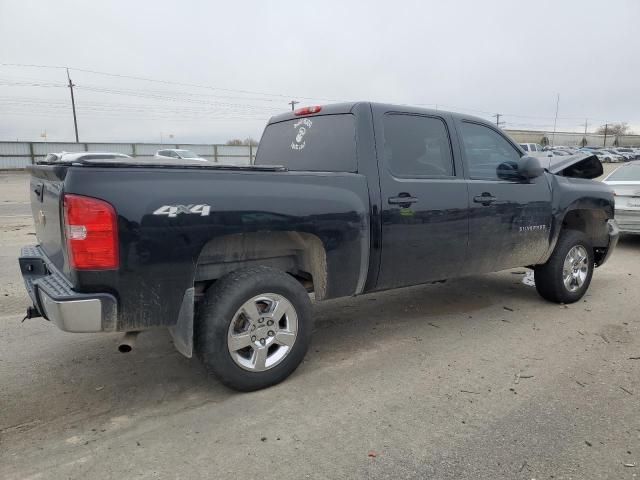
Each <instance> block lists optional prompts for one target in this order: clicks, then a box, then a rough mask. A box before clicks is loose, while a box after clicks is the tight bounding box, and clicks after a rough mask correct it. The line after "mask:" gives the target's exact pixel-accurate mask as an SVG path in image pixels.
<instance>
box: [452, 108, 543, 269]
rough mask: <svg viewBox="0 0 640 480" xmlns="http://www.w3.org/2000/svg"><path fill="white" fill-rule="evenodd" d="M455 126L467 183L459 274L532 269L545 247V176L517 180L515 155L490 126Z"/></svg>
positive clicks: (511, 146) (464, 123) (517, 158)
mask: <svg viewBox="0 0 640 480" xmlns="http://www.w3.org/2000/svg"><path fill="white" fill-rule="evenodd" d="M456 126H457V130H458V133H459V136H460V145H461V149H462V152H463V157H464V160H465V168H466V175H467V177H468V179H469V180H468V181H469V205H470V215H469V258H468V260H467V261H466V262H465V270H464V272H463V273H483V272H493V271H498V270H503V269H506V268H512V267H522V266H527V265H531V264H534V263H536V262H537V261H538V260H539V259H540V258H541V257H542V256H543V255H544V253H545V252H546V251H547V248H548V247H549V237H550V228H551V188H550V186H549V182H548V179H547V177H546V174H543V175H542V176H540V177H538V178H534V179H531V180H525V179H522V178H520V177H519V176H518V175H517V168H518V162H519V161H520V158H521V152H520V150H518V149H517V148H516V146H515V145H514V144H513V143H512V142H511V141H510V140H509V139H508V138H507V137H506V136H505V135H504V134H503V133H502V132H500V131H499V130H497V129H495V128H493V127H492V126H489V125H486V124H483V123H480V122H477V121H472V120H469V121H467V120H459V121H457V124H456Z"/></svg>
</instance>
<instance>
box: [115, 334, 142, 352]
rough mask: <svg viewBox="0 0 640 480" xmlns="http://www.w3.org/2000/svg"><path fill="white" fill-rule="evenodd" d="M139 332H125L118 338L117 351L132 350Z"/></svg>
mask: <svg viewBox="0 0 640 480" xmlns="http://www.w3.org/2000/svg"><path fill="white" fill-rule="evenodd" d="M139 333H140V332H127V333H125V334H124V335H123V336H122V338H121V339H120V343H118V351H119V352H120V353H129V352H130V351H131V350H133V347H134V346H135V345H136V339H137V338H138V334H139Z"/></svg>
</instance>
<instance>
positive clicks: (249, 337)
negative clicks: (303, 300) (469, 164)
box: [227, 293, 298, 372]
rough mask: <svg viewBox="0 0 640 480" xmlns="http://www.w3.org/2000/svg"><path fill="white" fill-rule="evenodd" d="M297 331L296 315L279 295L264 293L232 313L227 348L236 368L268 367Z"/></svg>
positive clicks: (278, 358) (289, 345) (282, 353)
mask: <svg viewBox="0 0 640 480" xmlns="http://www.w3.org/2000/svg"><path fill="white" fill-rule="evenodd" d="M297 334H298V315H297V313H296V309H295V308H294V307H293V305H292V304H291V302H290V301H289V300H287V299H286V298H285V297H283V296H282V295H278V294H275V293H264V294H262V295H256V296H255V297H253V298H252V299H250V300H248V301H246V302H245V303H244V304H243V305H242V306H241V307H240V308H239V309H238V311H237V312H236V313H235V315H234V316H233V319H232V320H231V323H230V324H229V331H228V333H227V348H228V349H229V353H230V354H231V358H232V359H233V361H234V362H235V363H236V365H238V366H239V367H241V368H243V369H245V370H249V371H251V372H262V371H265V370H269V369H271V368H273V367H275V366H276V365H278V364H279V363H281V362H282V361H283V360H284V359H285V358H286V357H287V355H289V353H290V352H291V349H292V348H293V345H294V343H295V341H296V337H297Z"/></svg>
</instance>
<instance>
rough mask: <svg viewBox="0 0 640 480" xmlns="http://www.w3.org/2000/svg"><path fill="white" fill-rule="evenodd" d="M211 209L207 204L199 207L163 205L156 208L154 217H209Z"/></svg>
mask: <svg viewBox="0 0 640 480" xmlns="http://www.w3.org/2000/svg"><path fill="white" fill-rule="evenodd" d="M210 211H211V207H210V206H209V205H207V204H200V205H163V206H162V207H160V208H158V209H157V210H156V211H155V212H153V214H154V215H166V216H167V217H169V218H174V217H177V216H178V215H179V214H181V213H186V214H195V215H200V216H201V217H207V216H209V212H210Z"/></svg>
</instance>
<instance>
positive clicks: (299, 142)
mask: <svg viewBox="0 0 640 480" xmlns="http://www.w3.org/2000/svg"><path fill="white" fill-rule="evenodd" d="M311 125H313V122H312V121H311V120H309V119H308V118H301V119H300V120H299V121H297V122H296V123H294V124H293V128H294V129H295V130H296V138H295V140H294V141H293V142H291V150H302V149H303V148H304V147H305V145H306V144H307V142H306V140H304V136H305V135H306V134H307V130H308V129H310V128H311Z"/></svg>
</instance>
